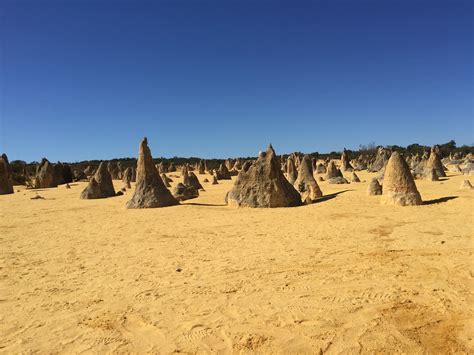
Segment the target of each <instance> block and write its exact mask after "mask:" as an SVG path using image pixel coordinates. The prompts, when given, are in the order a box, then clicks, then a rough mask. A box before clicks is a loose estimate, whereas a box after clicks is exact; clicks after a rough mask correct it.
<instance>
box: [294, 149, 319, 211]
mask: <svg viewBox="0 0 474 355" xmlns="http://www.w3.org/2000/svg"><path fill="white" fill-rule="evenodd" d="M293 186H294V187H295V189H296V190H297V191H298V192H299V193H300V195H301V201H303V202H305V203H311V202H312V201H314V200H316V199H317V198H319V197H321V196H323V193H322V192H321V189H320V188H319V186H318V183H317V182H316V180H315V179H314V176H313V166H312V162H311V159H310V158H309V156H307V155H305V156H304V157H303V160H302V161H301V164H300V169H299V171H298V177H297V178H296V181H295V183H294V184H293Z"/></svg>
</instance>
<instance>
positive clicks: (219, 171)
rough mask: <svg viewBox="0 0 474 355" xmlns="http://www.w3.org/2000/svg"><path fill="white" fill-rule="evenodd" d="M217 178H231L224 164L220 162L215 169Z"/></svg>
mask: <svg viewBox="0 0 474 355" xmlns="http://www.w3.org/2000/svg"><path fill="white" fill-rule="evenodd" d="M216 176H217V180H231V179H232V177H231V175H230V173H229V170H228V169H227V166H226V164H221V165H220V166H219V169H217V171H216Z"/></svg>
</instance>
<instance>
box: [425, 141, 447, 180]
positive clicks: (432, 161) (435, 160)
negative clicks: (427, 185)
mask: <svg viewBox="0 0 474 355" xmlns="http://www.w3.org/2000/svg"><path fill="white" fill-rule="evenodd" d="M425 169H426V170H428V171H427V172H426V173H425V175H428V174H429V170H430V169H433V170H434V171H435V173H436V175H437V176H438V177H445V176H446V173H445V172H444V166H443V163H441V159H440V157H439V147H438V146H436V145H435V146H433V147H432V148H431V153H430V157H429V158H428V161H427V162H426V164H425Z"/></svg>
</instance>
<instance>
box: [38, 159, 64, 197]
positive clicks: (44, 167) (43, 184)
mask: <svg viewBox="0 0 474 355" xmlns="http://www.w3.org/2000/svg"><path fill="white" fill-rule="evenodd" d="M57 186H58V184H57V183H56V179H55V178H54V169H53V165H52V164H51V163H50V162H49V160H48V159H46V158H43V159H42V160H41V163H40V165H39V166H38V167H37V169H36V177H35V182H34V187H35V188H37V189H42V188H48V187H57Z"/></svg>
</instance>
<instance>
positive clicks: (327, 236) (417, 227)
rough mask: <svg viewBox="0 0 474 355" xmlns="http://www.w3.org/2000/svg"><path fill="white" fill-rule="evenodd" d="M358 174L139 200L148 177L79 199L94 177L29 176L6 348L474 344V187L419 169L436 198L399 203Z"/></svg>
mask: <svg viewBox="0 0 474 355" xmlns="http://www.w3.org/2000/svg"><path fill="white" fill-rule="evenodd" d="M357 174H358V175H359V177H360V179H361V181H362V182H361V183H352V184H349V185H330V184H327V183H326V182H319V185H320V187H321V190H322V191H323V193H324V197H323V198H322V199H321V200H320V201H319V202H318V203H315V204H312V205H307V206H302V207H294V208H276V209H246V208H242V209H236V208H231V207H228V206H226V205H225V204H224V196H225V194H226V192H227V191H229V190H230V188H231V187H232V184H233V181H234V180H235V177H233V180H232V181H230V180H229V181H225V180H221V181H219V185H211V184H210V183H203V185H204V187H205V189H206V191H205V192H202V193H201V196H200V197H199V198H197V199H194V200H189V201H185V202H183V203H182V204H181V205H180V206H173V207H166V208H159V209H138V210H128V209H126V208H125V203H126V201H128V200H129V199H130V198H131V196H132V194H133V185H134V184H132V190H127V192H126V193H125V195H124V196H117V197H112V198H109V199H101V200H81V199H79V194H80V192H81V191H82V190H83V189H84V187H85V186H86V185H87V183H72V184H70V185H71V189H66V188H65V187H64V186H60V187H58V188H50V189H40V190H25V188H24V187H20V186H15V192H16V191H17V190H19V191H20V192H19V193H18V192H16V193H14V194H11V195H3V196H0V238H1V239H0V240H1V251H0V252H1V287H0V289H1V294H0V307H1V308H0V311H1V312H0V314H1V315H0V317H1V318H0V319H1V322H0V351H1V352H3V353H31V352H39V353H68V354H69V353H81V352H86V353H90V352H92V353H110V352H124V353H128V352H131V353H145V352H147V353H173V352H184V353H216V352H219V353H248V352H254V351H257V352H259V353H320V352H323V353H330V354H335V353H350V354H352V353H358V352H362V353H375V352H388V353H394V352H395V353H461V354H462V353H473V352H474V340H473V337H474V327H473V306H474V302H473V301H474V299H473V285H474V283H473V276H474V270H473V260H474V258H473V255H472V253H473V246H474V245H473V234H474V233H473V230H472V226H473V217H474V190H460V189H459V186H460V184H461V182H462V181H463V180H464V179H465V177H463V176H460V175H453V174H449V173H448V178H447V179H443V180H442V181H439V182H429V181H420V180H417V181H416V184H417V187H418V189H419V191H420V193H421V196H422V198H423V200H424V201H425V204H424V205H422V206H409V207H400V206H385V205H381V204H380V198H381V197H380V196H367V195H366V190H367V186H368V183H369V181H370V179H371V178H372V177H373V176H375V174H371V173H367V172H358V173H357ZM178 175H179V174H178V173H170V174H169V176H171V178H173V179H174V183H172V185H173V186H174V185H175V184H176V183H177V182H179V181H180V179H179V178H176V176H178ZM198 177H199V179H200V180H201V181H202V180H203V178H204V175H198ZM206 177H207V178H208V179H209V180H212V178H211V177H210V176H209V175H206ZM114 184H115V187H116V190H119V189H120V188H121V187H122V183H121V182H120V181H114ZM36 193H38V194H40V195H41V196H43V197H44V198H45V199H44V200H43V199H38V200H31V199H30V198H31V197H34V196H35V195H36Z"/></svg>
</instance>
